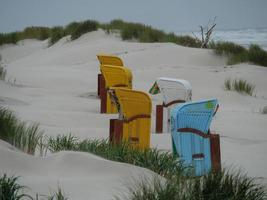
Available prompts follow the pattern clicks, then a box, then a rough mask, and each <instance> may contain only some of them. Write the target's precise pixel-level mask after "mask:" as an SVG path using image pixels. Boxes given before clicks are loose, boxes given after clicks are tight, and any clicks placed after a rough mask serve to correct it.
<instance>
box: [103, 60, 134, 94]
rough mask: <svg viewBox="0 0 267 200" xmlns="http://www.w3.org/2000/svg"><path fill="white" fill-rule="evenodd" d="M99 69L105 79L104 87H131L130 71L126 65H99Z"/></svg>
mask: <svg viewBox="0 0 267 200" xmlns="http://www.w3.org/2000/svg"><path fill="white" fill-rule="evenodd" d="M100 70H101V72H102V74H103V76H104V79H105V81H106V88H110V87H126V88H129V89H131V88H132V72H131V70H130V69H128V68H127V67H122V66H113V65H101V66H100Z"/></svg>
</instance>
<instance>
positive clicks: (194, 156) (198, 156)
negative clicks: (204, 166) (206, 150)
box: [192, 153, 205, 159]
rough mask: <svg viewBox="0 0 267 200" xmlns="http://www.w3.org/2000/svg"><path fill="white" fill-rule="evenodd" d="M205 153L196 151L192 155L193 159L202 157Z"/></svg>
mask: <svg viewBox="0 0 267 200" xmlns="http://www.w3.org/2000/svg"><path fill="white" fill-rule="evenodd" d="M204 157H205V155H204V154H203V153H196V154H193V155H192V158H193V159H197V158H204Z"/></svg>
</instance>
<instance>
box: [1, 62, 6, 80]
mask: <svg viewBox="0 0 267 200" xmlns="http://www.w3.org/2000/svg"><path fill="white" fill-rule="evenodd" d="M5 79H6V70H5V69H4V67H2V65H1V63H0V80H3V81H4V80H5Z"/></svg>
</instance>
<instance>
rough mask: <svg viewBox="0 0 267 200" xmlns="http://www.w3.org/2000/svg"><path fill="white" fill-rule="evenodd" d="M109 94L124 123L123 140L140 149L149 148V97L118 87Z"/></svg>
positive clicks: (150, 105) (150, 106) (140, 92)
mask: <svg viewBox="0 0 267 200" xmlns="http://www.w3.org/2000/svg"><path fill="white" fill-rule="evenodd" d="M109 92H110V93H111V96H112V99H113V101H115V104H116V105H117V107H118V110H119V120H121V121H122V122H123V128H122V129H123V130H122V140H124V141H128V142H130V144H131V145H133V146H134V147H136V148H139V149H147V148H149V146H150V130H151V110H152V103H151V99H150V97H149V95H147V94H146V93H145V92H142V91H136V90H130V89H125V88H118V87H116V88H110V90H109Z"/></svg>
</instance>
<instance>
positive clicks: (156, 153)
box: [47, 135, 184, 177]
mask: <svg viewBox="0 0 267 200" xmlns="http://www.w3.org/2000/svg"><path fill="white" fill-rule="evenodd" d="M47 147H48V149H49V150H50V151H51V152H58V151H63V150H72V151H82V152H88V153H93V154H95V155H98V156H101V157H103V158H105V159H109V160H113V161H119V162H125V163H129V164H134V165H137V166H140V167H145V168H147V169H150V170H152V171H154V172H156V173H157V174H160V175H162V176H164V177H170V176H173V175H175V174H180V173H182V172H183V170H184V167H183V166H182V163H181V162H180V161H179V159H178V158H177V156H174V155H173V154H172V153H171V152H163V151H160V150H158V149H145V150H139V149H136V148H133V147H132V146H130V145H129V144H128V143H120V144H116V145H115V144H112V143H110V142H109V141H108V140H104V139H102V140H90V139H86V140H82V141H78V138H76V137H74V136H72V135H65V136H64V135H58V136H57V137H55V138H52V137H50V138H49V139H48V142H47Z"/></svg>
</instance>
